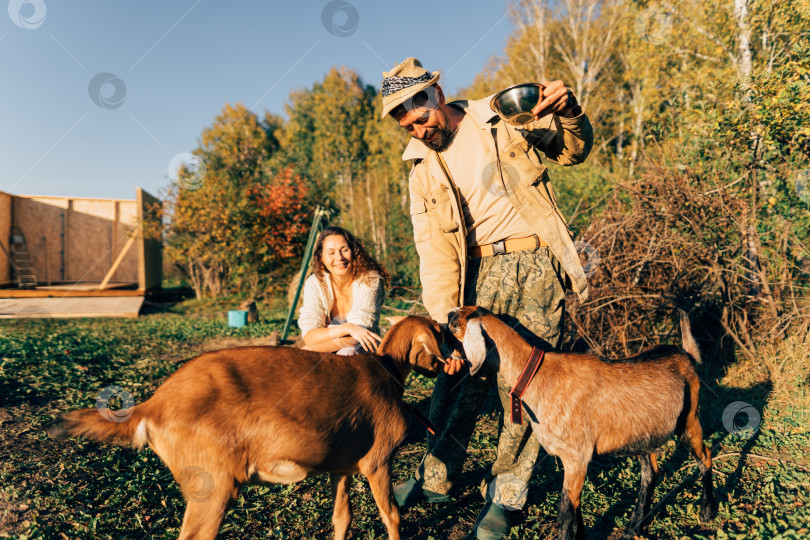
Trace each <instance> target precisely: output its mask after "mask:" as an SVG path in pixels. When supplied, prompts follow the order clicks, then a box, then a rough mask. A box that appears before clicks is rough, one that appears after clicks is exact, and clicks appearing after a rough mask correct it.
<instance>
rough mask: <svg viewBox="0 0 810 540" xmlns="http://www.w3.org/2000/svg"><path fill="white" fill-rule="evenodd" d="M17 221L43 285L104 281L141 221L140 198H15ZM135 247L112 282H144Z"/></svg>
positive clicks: (14, 213)
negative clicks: (137, 203) (129, 236)
mask: <svg viewBox="0 0 810 540" xmlns="http://www.w3.org/2000/svg"><path fill="white" fill-rule="evenodd" d="M12 214H13V224H14V225H15V226H17V227H19V228H20V229H21V230H22V232H23V234H24V235H25V238H26V243H27V244H28V250H29V252H30V254H31V260H32V265H33V267H34V271H35V273H36V275H37V279H38V281H39V282H40V284H46V283H47V282H51V283H57V282H79V283H81V282H100V281H101V280H102V279H104V276H105V275H106V274H107V271H108V270H109V269H110V266H111V265H112V262H113V261H114V260H115V258H116V257H117V256H118V254H119V253H120V251H121V249H122V248H123V247H124V245H125V244H126V241H127V238H128V234H130V233H131V231H132V230H133V229H134V228H136V227H137V225H138V208H137V205H136V201H132V200H129V201H127V200H117V199H80V198H68V197H30V196H24V197H20V196H14V197H13V212H12ZM138 260H139V254H138V252H137V250H135V249H130V251H129V252H128V253H127V254H126V256H125V257H124V260H123V261H122V262H121V264H120V266H119V267H118V269H117V270H116V272H115V274H114V275H113V276H112V279H111V281H112V282H132V283H135V282H138Z"/></svg>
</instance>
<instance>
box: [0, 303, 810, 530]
mask: <svg viewBox="0 0 810 540" xmlns="http://www.w3.org/2000/svg"><path fill="white" fill-rule="evenodd" d="M411 306H413V304H409V303H407V302H401V301H399V302H398V303H396V304H395V305H392V307H395V308H397V309H399V310H404V309H409V308H410V307H411ZM228 307H230V306H229V304H228V303H227V302H212V301H200V302H196V301H195V302H187V303H186V304H184V305H182V306H180V307H178V308H173V309H172V310H170V311H169V312H163V313H153V314H149V315H146V316H143V317H141V318H139V319H135V320H115V319H106V320H105V319H72V320H19V321H4V322H2V323H0V537H10V538H20V539H32V538H48V539H50V538H65V539H71V540H72V539H76V538H116V539H117V538H175V537H176V536H177V534H178V532H179V527H180V523H181V519H182V515H183V509H184V503H183V499H182V496H181V495H180V492H179V490H178V488H177V485H176V484H175V482H174V481H173V479H172V477H171V475H170V474H169V472H168V470H167V469H166V468H165V467H164V466H163V464H162V463H161V462H160V460H159V459H158V458H157V456H156V455H155V454H154V453H153V452H152V451H151V450H149V449H146V450H144V451H142V452H140V453H138V452H135V451H134V450H132V449H129V448H124V447H116V446H110V445H104V444H98V443H94V442H90V441H85V440H81V439H71V440H67V441H58V440H53V439H51V438H49V437H48V436H47V435H46V434H45V433H44V432H43V431H42V428H43V426H45V425H47V424H48V423H49V422H50V421H52V419H53V418H55V417H56V415H58V414H59V413H62V412H65V411H68V410H72V409H75V408H80V407H91V406H94V404H95V400H96V396H97V395H98V392H99V390H101V389H102V388H104V387H107V386H111V385H117V386H119V387H121V388H123V389H125V390H127V391H128V392H130V393H131V394H132V396H133V398H134V400H135V402H136V403H137V402H141V401H143V400H145V399H146V398H148V397H149V396H150V395H151V394H152V392H153V391H154V390H155V388H156V387H157V386H158V385H159V384H160V383H161V382H162V381H163V380H165V378H166V377H167V376H168V375H169V374H171V373H172V372H173V371H174V370H175V369H177V367H178V362H179V361H182V360H183V359H186V358H189V357H191V356H193V355H195V354H197V353H198V352H199V351H200V350H201V348H202V346H203V342H204V341H205V340H207V339H209V338H215V337H221V336H233V337H251V336H254V337H255V336H262V335H268V334H269V333H271V332H272V331H274V330H276V331H278V330H280V328H281V326H282V325H283V322H284V315H285V314H283V308H280V307H279V306H278V305H274V306H269V307H268V306H263V307H262V311H263V312H265V311H266V312H268V313H270V314H271V315H270V317H269V319H268V320H266V321H264V322H262V323H260V324H257V325H251V326H249V327H247V328H244V329H238V330H234V329H229V328H228V327H227V326H226V325H225V322H224V316H223V312H224V311H225V310H226V309H227V308H228ZM391 313H394V314H399V313H400V311H397V312H394V311H393V310H388V311H387V312H386V314H391ZM806 350H807V343H806V342H800V341H798V340H794V341H793V342H791V343H786V344H785V346H784V347H783V348H782V349H779V350H774V351H767V352H766V353H767V354H766V356H765V357H764V360H763V361H762V362H760V363H758V364H757V365H756V366H752V365H746V364H744V363H741V364H739V365H734V366H730V367H729V366H725V367H724V366H715V367H712V366H711V363H710V359H707V364H708V365H705V366H704V367H702V368H701V370H702V371H701V376H702V377H703V379H704V381H706V382H707V384H708V386H707V387H706V388H704V389H703V395H702V398H701V399H702V402H701V419H702V422H703V426H704V430H705V431H706V442H707V444H708V445H710V446H711V447H712V448H713V453H714V455H715V456H716V462H715V466H716V470H717V472H718V473H717V474H716V475H715V489H716V495H717V499H718V501H719V514H718V517H717V519H716V520H714V521H712V522H710V523H705V524H701V523H700V522H699V520H698V511H699V497H700V488H699V484H698V481H697V469H696V467H695V466H694V461H693V460H692V459H691V457H689V456H688V455H687V453H686V452H685V450H684V449H683V448H682V447H680V446H678V445H676V444H675V441H674V440H673V441H671V442H670V444H668V445H666V446H665V447H664V448H663V450H662V457H661V459H660V460H659V462H660V463H661V467H662V470H663V472H664V475H663V477H662V481H661V483H660V484H659V486H658V488H657V489H656V492H655V497H654V500H653V504H654V505H656V508H655V509H654V511H653V514H652V521H651V523H650V526H649V529H648V537H650V538H718V539H720V538H800V537H806V536H807V535H808V533H810V530H808V525H807V524H808V523H810V510H808V503H809V502H810V501H808V495H807V494H808V487H810V473H808V471H810V459H808V458H807V457H806V456H807V454H808V450H810V436H809V435H808V432H807V429H806V428H807V425H808V422H807V420H808V410H807V402H808V399H807V398H808V392H807V373H806V371H803V369H804V368H802V367H801V366H799V367H796V368H795V369H793V370H788V369H787V368H786V366H791V365H793V364H795V363H799V364H801V363H804V362H806V360H805V358H804V357H805V356H806V352H805V351H806ZM769 366H771V367H769ZM409 382H410V384H409V387H408V390H407V392H406V398H405V399H406V401H409V402H411V403H415V404H417V406H418V407H419V408H420V409H421V410H422V411H423V412H427V407H428V403H429V397H430V391H431V387H432V382H431V381H430V380H428V379H424V378H422V377H420V376H415V375H412V376H411V378H410V379H409ZM734 401H744V402H747V403H751V404H752V405H753V406H754V407H755V408H756V409H757V410H758V411H759V412H760V413H761V414H762V422H761V425H760V426H759V428H760V429H759V430H758V431H756V432H755V433H754V435H753V436H751V437H748V438H745V437H740V436H737V435H731V434H729V433H728V432H727V431H726V429H725V428H724V427H723V422H722V414H723V410H724V409H725V407H726V406H727V405H728V404H730V403H732V402H734ZM495 403H497V399H496V397H495V396H494V395H492V396H490V399H489V400H488V402H487V404H486V406H485V407H486V409H485V410H486V412H485V414H483V415H482V416H481V417H480V419H479V424H478V429H477V431H476V433H475V435H474V437H473V441H472V443H471V445H470V452H469V456H470V457H469V459H468V461H467V464H466V468H465V471H464V475H463V479H462V486H461V488H460V489H459V491H458V492H457V493H456V497H455V499H454V501H453V502H452V503H448V504H439V505H435V506H432V505H420V506H417V507H415V508H413V509H408V510H406V511H404V512H403V537H405V538H431V537H433V538H435V539H437V540H438V539H445V538H450V539H461V538H464V537H465V535H466V534H467V533H468V532H469V530H470V529H471V528H472V525H473V523H474V522H475V518H476V515H477V513H478V511H479V510H480V508H481V506H482V504H483V501H482V499H481V496H480V493H479V492H478V488H477V486H478V483H479V481H480V479H481V478H482V477H483V474H484V472H485V471H486V467H487V466H488V465H489V464H491V463H492V461H493V460H494V458H495V447H496V441H497V431H498V425H497V424H498V412H497V408H496V406H495ZM424 448H425V440H424V428H422V427H421V425H420V424H418V423H414V426H412V428H411V430H410V432H409V435H408V438H407V440H406V442H405V444H404V445H403V447H402V448H401V450H400V452H399V454H398V455H397V457H396V459H395V471H394V475H395V481H403V480H405V479H406V478H407V477H408V476H409V474H410V473H411V471H413V469H414V468H415V467H416V466H417V464H418V462H419V460H420V459H421V457H422V453H423V452H424ZM638 478H639V469H638V465H637V463H636V462H635V461H634V460H633V459H630V458H606V457H599V458H597V460H596V461H595V462H594V463H593V464H592V466H591V468H590V471H589V475H588V480H587V482H586V485H585V489H584V492H583V508H584V516H585V523H586V526H587V527H588V529H589V534H590V535H591V536H592V537H594V538H608V537H610V538H613V537H618V535H619V534H620V529H621V527H623V526H624V525H625V524H626V522H627V520H628V518H629V516H630V512H631V510H632V502H633V498H634V493H635V491H636V489H637V484H638ZM561 482H562V468H561V466H560V465H559V463H558V461H557V460H556V459H554V458H553V457H548V456H545V455H541V460H540V461H539V463H538V466H537V470H536V473H535V475H534V477H533V479H532V482H531V486H530V494H529V504H528V505H527V508H526V509H525V510H524V511H523V512H522V513H521V514H520V515H519V517H518V523H517V525H516V526H515V527H514V528H513V532H512V535H511V538H514V539H517V538H521V539H533V538H547V537H549V536H551V535H553V534H554V533H555V525H554V522H555V519H556V505H557V501H558V491H559V489H560V486H561ZM329 493H330V488H329V482H328V479H327V478H326V477H318V478H312V479H309V480H306V481H304V482H301V483H300V484H296V485H291V486H251V487H248V488H246V489H245V490H244V491H243V492H242V494H241V496H240V497H239V498H238V500H237V501H236V502H235V503H234V504H233V506H232V507H231V508H230V510H229V512H228V515H227V517H226V519H225V522H224V524H223V527H222V530H221V533H220V538H227V539H237V538H238V539H244V538H329V537H331V535H332V532H331V502H330V496H329ZM352 501H353V505H354V521H353V523H352V535H353V536H352V537H353V538H378V537H384V535H385V530H384V527H383V526H382V523H381V521H380V519H379V517H378V514H377V510H376V507H375V505H374V502H373V499H372V496H371V492H370V489H369V487H368V484H367V483H366V481H365V480H364V479H363V478H361V477H356V478H355V480H354V483H353V488H352Z"/></svg>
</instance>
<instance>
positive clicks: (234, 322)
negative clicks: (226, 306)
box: [228, 309, 248, 328]
mask: <svg viewBox="0 0 810 540" xmlns="http://www.w3.org/2000/svg"><path fill="white" fill-rule="evenodd" d="M247 317H248V312H247V310H246V309H234V310H231V311H229V312H228V326H231V327H233V328H241V327H243V326H245V325H246V324H247Z"/></svg>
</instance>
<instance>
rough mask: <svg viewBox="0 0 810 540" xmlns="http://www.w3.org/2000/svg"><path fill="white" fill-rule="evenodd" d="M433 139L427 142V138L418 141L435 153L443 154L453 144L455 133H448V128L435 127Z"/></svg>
mask: <svg viewBox="0 0 810 540" xmlns="http://www.w3.org/2000/svg"><path fill="white" fill-rule="evenodd" d="M434 133H435V135H433V139H432V140H430V141H428V140H427V138H425V139H419V140H420V141H422V143H423V144H424V145H425V146H427V147H428V148H430V149H431V150H435V151H436V152H444V151H445V150H447V148H448V147H449V146H450V143H451V142H453V135H454V134H455V132H453V131H450V128H448V127H446V126H445V127H437V128H435V131H434Z"/></svg>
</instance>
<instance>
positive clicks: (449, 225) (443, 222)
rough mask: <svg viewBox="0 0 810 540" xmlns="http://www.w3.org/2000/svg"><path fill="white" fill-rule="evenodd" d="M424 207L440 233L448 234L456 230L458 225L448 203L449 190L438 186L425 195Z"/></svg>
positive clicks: (451, 207) (450, 204) (451, 206)
mask: <svg viewBox="0 0 810 540" xmlns="http://www.w3.org/2000/svg"><path fill="white" fill-rule="evenodd" d="M425 205H426V206H427V210H428V213H429V214H430V215H432V216H434V217H435V219H436V223H438V225H439V229H441V231H442V232H446V233H450V232H455V231H457V230H458V228H459V227H458V223H457V221H456V219H455V216H454V212H453V205H452V203H451V201H450V190H449V189H448V188H447V187H446V186H439V187H437V188H436V189H435V190H433V191H431V192H428V193H426V194H425Z"/></svg>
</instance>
